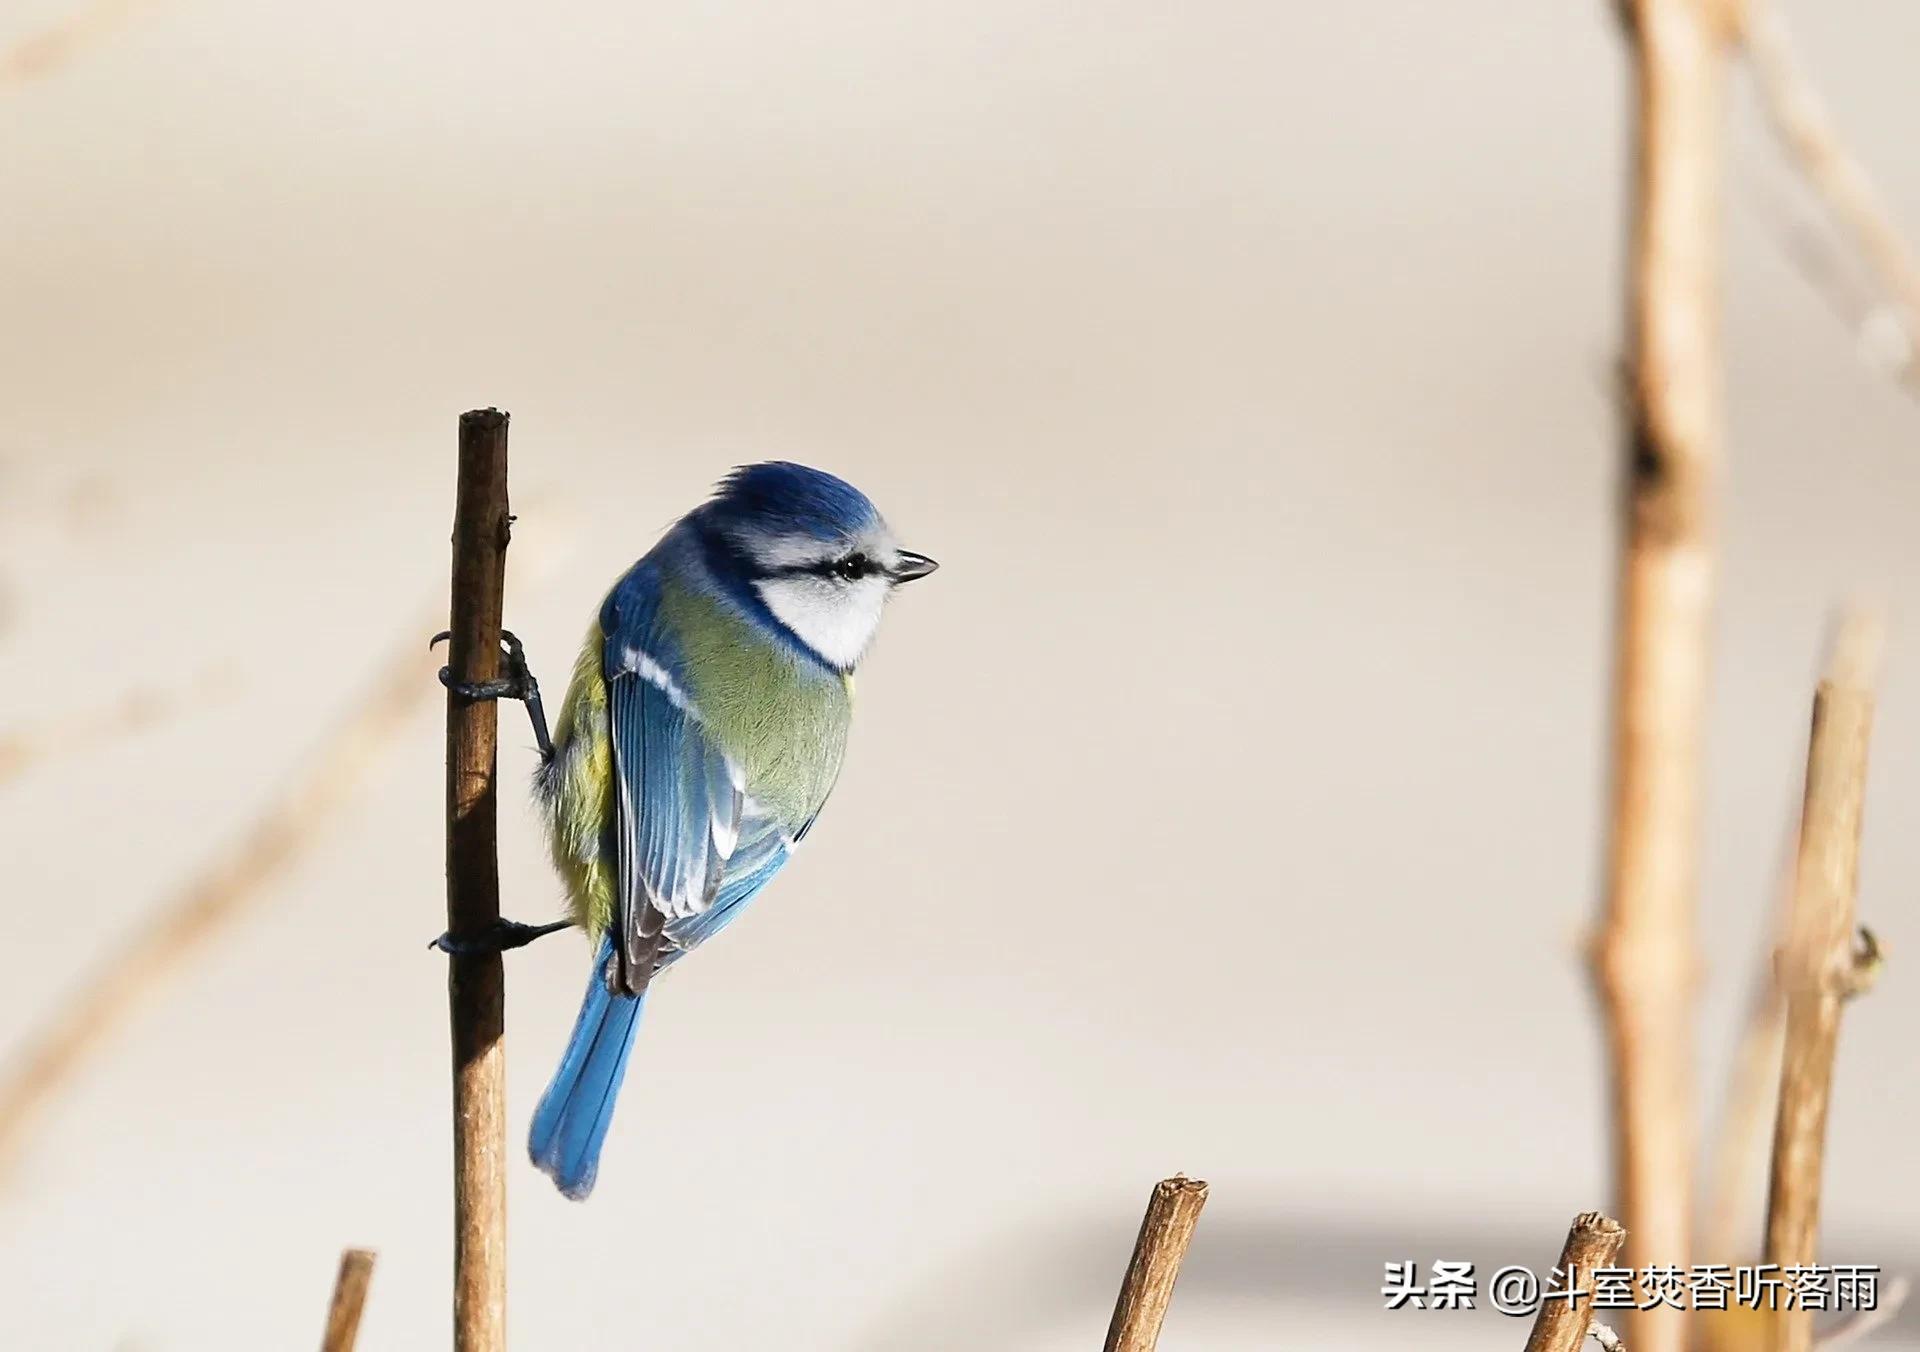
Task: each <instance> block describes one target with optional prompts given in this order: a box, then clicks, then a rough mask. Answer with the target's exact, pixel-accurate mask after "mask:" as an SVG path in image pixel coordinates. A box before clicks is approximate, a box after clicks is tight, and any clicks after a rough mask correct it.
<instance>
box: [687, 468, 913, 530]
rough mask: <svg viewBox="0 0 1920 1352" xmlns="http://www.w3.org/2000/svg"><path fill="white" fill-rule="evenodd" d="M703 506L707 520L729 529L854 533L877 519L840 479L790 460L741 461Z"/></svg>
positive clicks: (863, 497) (861, 495) (862, 497)
mask: <svg viewBox="0 0 1920 1352" xmlns="http://www.w3.org/2000/svg"><path fill="white" fill-rule="evenodd" d="M705 510H706V513H707V517H708V520H709V521H711V522H712V523H713V524H714V525H717V526H720V527H722V528H725V529H727V530H729V531H743V530H744V531H748V532H752V533H754V534H764V535H768V536H780V535H810V536H813V537H815V538H816V539H820V540H833V539H840V538H844V537H848V536H852V535H857V534H859V533H860V532H862V531H865V530H868V529H871V528H872V527H873V526H874V525H875V524H876V523H877V522H878V521H879V519H880V514H879V512H878V511H876V510H875V509H874V505H873V503H872V502H870V501H868V499H867V495H866V494H865V493H862V492H861V491H860V490H859V489H857V488H855V487H854V486H853V485H852V484H850V483H848V482H847V481H846V480H845V479H840V478H836V477H834V476H833V475H831V474H828V473H827V472H826V471H825V470H818V469H810V468H808V467H807V466H806V465H796V464H794V463H793V462H792V461H789V460H768V461H764V462H762V463H760V464H757V465H742V466H740V467H739V468H738V469H736V470H734V471H733V473H731V474H729V475H728V476H727V477H726V478H724V479H722V480H721V481H720V485H719V487H718V488H717V489H715V490H714V495H713V499H712V500H711V501H710V502H708V503H707V506H706V509H705Z"/></svg>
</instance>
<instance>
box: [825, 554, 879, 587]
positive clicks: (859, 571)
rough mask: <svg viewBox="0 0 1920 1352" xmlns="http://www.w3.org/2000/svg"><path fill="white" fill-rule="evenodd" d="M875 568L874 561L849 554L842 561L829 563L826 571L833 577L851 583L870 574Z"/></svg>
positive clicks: (864, 556)
mask: <svg viewBox="0 0 1920 1352" xmlns="http://www.w3.org/2000/svg"><path fill="white" fill-rule="evenodd" d="M875 567H876V565H875V563H874V561H873V560H872V559H870V558H868V557H867V556H866V555H865V554H849V555H847V556H846V557H845V558H844V559H835V560H834V561H833V562H832V563H829V564H828V565H827V571H828V572H829V573H831V574H832V575H833V576H835V577H843V578H845V579H846V580H847V581H849V582H853V581H856V580H858V579H860V578H863V577H865V576H866V575H867V574H868V573H871V572H872V571H873V570H874V568H875Z"/></svg>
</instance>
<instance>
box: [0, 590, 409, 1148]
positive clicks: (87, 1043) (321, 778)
mask: <svg viewBox="0 0 1920 1352" xmlns="http://www.w3.org/2000/svg"><path fill="white" fill-rule="evenodd" d="M432 627H433V625H432V620H431V619H430V618H427V617H425V616H423V617H422V618H421V619H420V620H417V621H415V622H414V623H413V624H412V625H411V626H410V631H409V634H408V637H407V638H406V639H405V640H404V641H403V642H402V643H401V645H400V646H399V648H397V649H396V650H395V652H394V653H393V654H392V656H390V657H389V658H388V659H387V660H386V661H385V662H384V663H383V664H382V665H381V667H380V670H379V674H378V675H377V676H376V677H375V678H374V680H373V682H372V684H371V686H370V688H369V689H368V690H367V692H366V693H365V694H364V695H362V696H361V697H360V699H358V700H357V701H356V702H355V705H354V710H353V712H352V713H351V714H350V715H349V716H348V718H347V719H346V722H345V723H344V725H343V726H341V727H340V728H338V729H336V730H335V731H334V732H333V734H332V735H331V736H329V737H328V738H327V739H326V741H325V742H324V744H323V745H324V746H325V751H324V752H323V753H322V755H321V757H320V760H319V761H318V763H317V764H315V765H314V767H313V768H312V769H311V770H309V771H308V772H307V773H306V774H305V775H303V776H301V777H300V778H299V779H298V780H296V781H295V782H294V784H293V786H292V788H291V789H289V790H288V791H287V793H286V794H285V795H284V796H283V797H281V798H280V800H279V801H278V802H276V803H274V804H273V805H272V806H270V807H269V808H268V809H267V810H266V812H265V813H263V814H262V815H261V816H260V817H259V818H258V819H256V820H255V821H254V823H253V825H252V826H251V827H250V828H249V829H248V830H247V832H246V834H245V835H244V836H242V837H241V839H240V840H239V842H238V843H237V844H236V845H234V846H233V847H232V848H231V849H229V850H228V851H227V852H226V853H224V854H222V855H220V856H218V857H216V858H215V859H214V861H213V862H212V863H211V864H210V865H208V867H207V868H206V869H205V871H203V872H202V873H201V874H200V875H199V876H198V877H196V878H193V879H192V880H190V881H189V882H188V883H187V885H186V886H185V887H184V888H183V889H181V891H179V892H178V893H177V894H175V896H174V897H173V899H172V900H171V901H169V902H167V903H166V904H165V905H163V906H162V907H161V908H160V909H159V910H158V911H157V912H156V913H155V914H153V915H152V916H150V917H149V918H148V919H146V920H145V921H144V922H142V923H141V924H139V925H137V926H136V927H135V928H134V930H133V932H132V933H130V934H127V935H125V936H123V937H121V938H119V939H117V940H115V941H114V942H113V944H112V946H111V949H110V951H109V955H108V957H107V959H106V961H105V963H104V964H103V965H102V967H101V969H100V970H99V971H97V972H96V973H95V974H94V975H93V976H92V977H91V978H90V979H88V980H87V981H86V982H85V983H84V984H83V985H82V986H81V988H80V989H79V990H78V991H77V992H75V993H74V994H73V995H71V996H70V997H68V998H67V999H66V1000H64V1001H62V1002H61V1004H60V1006H59V1013H58V1014H57V1015H56V1016H55V1018H54V1019H53V1020H52V1022H50V1023H49V1024H47V1025H46V1026H45V1027H44V1028H42V1029H41V1030H40V1032H39V1034H38V1035H37V1036H36V1037H33V1038H31V1039H30V1040H29V1041H28V1043H27V1047H26V1050H25V1051H24V1052H23V1053H21V1054H20V1055H19V1056H18V1057H17V1058H16V1060H15V1062H14V1065H13V1066H12V1068H11V1069H10V1070H9V1072H8V1074H7V1076H6V1077H5V1079H4V1080H0V1171H4V1170H5V1169H7V1168H8V1167H10V1166H11V1165H12V1164H13V1162H14V1161H15V1159H16V1157H17V1155H18V1152H19V1150H20V1147H21V1145H22V1144H23V1142H24V1140H25V1138H26V1135H27V1133H28V1132H29V1131H30V1130H31V1129H32V1128H33V1125H34V1123H35V1122H36V1121H37V1120H38V1118H39V1115H40V1113H41V1112H42V1111H43V1110H44V1109H45V1108H46V1106H47V1105H48V1103H49V1102H51V1100H52V1099H53V1097H54V1095H55V1094H56V1093H58V1092H59V1090H60V1089H61V1088H63V1087H64V1086H65V1085H66V1084H67V1082H68V1081H69V1080H71V1079H72V1078H73V1076H74V1075H75V1074H76V1073H77V1072H78V1071H79V1070H80V1068H81V1067H82V1066H83V1065H84V1064H85V1063H86V1061H87V1059H88V1057H89V1056H91V1055H92V1054H93V1053H94V1052H96V1051H97V1050H98V1049H99V1048H100V1046H101V1045H102V1044H103V1043H104V1042H105V1041H106V1039H107V1036H108V1035H109V1034H110V1033H111V1032H112V1031H113V1030H114V1029H115V1028H117V1027H118V1026H119V1025H120V1024H121V1023H123V1022H125V1021H126V1020H127V1018H128V1017H129V1016H130V1015H131V1014H132V1013H133V1012H134V1011H135V1010H136V1009H138V1008H139V1007H140V1006H141V1004H142V1003H143V1002H144V1001H145V1000H146V999H147V998H149V997H150V996H151V995H152V994H153V993H154V992H155V991H156V990H157V989H159V988H160V986H161V985H163V984H164V983H165V982H166V981H167V980H168V979H170V978H171V977H172V976H173V975H174V974H175V973H176V972H178V971H179V969H180V968H181V967H182V966H183V965H184V964H185V963H186V961H187V960H188V959H189V958H190V957H192V956H193V955H194V954H196V953H197V952H199V951H200V949H201V948H202V947H204V946H205V944H206V943H207V941H208V940H209V939H211V938H212V937H213V936H214V935H215V934H217V933H218V932H219V931H220V930H221V929H223V928H225V927H226V926H227V925H228V924H230V923H231V922H232V921H233V919H234V918H235V917H236V916H238V915H239V914H241V913H242V912H243V911H244V910H245V909H246V908H247V907H248V906H249V905H251V904H252V903H254V902H257V901H258V900H260V898H261V897H262V896H264V895H265V894H266V892H267V888H268V885H269V884H270V883H272V882H273V881H274V880H275V879H276V878H278V877H279V876H280V875H281V874H282V873H284V872H285V871H286V869H287V867H288V866H289V865H290V864H292V863H293V861H294V860H295V859H297V858H298V857H299V856H300V854H301V852H302V851H304V850H305V849H307V848H308V847H310V846H311V845H312V844H313V842H314V841H315V840H316V839H318V837H319V836H320V834H321V831H322V829H323V828H324V827H325V825H326V824H327V822H328V820H329V819H330V818H331V817H332V816H333V814H335V813H336V812H338V811H339V810H340V808H342V807H343V806H345V805H346V804H347V803H348V802H349V801H351V799H352V797H353V793H354V790H355V789H356V788H357V787H358V786H359V784H360V782H361V781H362V780H363V779H364V778H365V776H366V773H367V770H368V769H369V767H370V766H371V765H372V764H373V762H374V760H375V758H376V757H378V755H379V754H380V753H381V751H382V750H383V749H385V748H386V747H388V746H389V745H391V744H392V743H393V741H394V740H395V739H396V738H397V737H398V736H399V734H400V733H401V731H402V730H403V729H404V727H405V725H406V722H407V720H408V719H409V718H410V717H411V716H412V715H413V714H414V713H416V712H417V711H418V710H419V709H420V708H421V706H422V705H424V704H425V702H426V699H427V696H428V694H429V693H430V692H431V691H432V690H433V689H434V688H435V687H434V683H433V680H432V675H431V666H430V665H429V659H428V654H427V650H426V644H425V643H424V642H422V641H421V637H420V636H421V635H423V634H425V633H428V632H431V630H432ZM129 953H135V954H138V955H139V957H140V960H139V961H138V962H128V961H127V960H126V955H127V954H129Z"/></svg>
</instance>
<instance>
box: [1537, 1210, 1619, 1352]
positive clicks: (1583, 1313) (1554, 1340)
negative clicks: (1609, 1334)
mask: <svg viewBox="0 0 1920 1352" xmlns="http://www.w3.org/2000/svg"><path fill="white" fill-rule="evenodd" d="M1626 1238H1627V1232H1626V1231H1625V1230H1624V1229H1622V1228H1621V1226H1620V1222H1619V1221H1616V1220H1613V1219H1610V1218H1609V1217H1606V1216H1603V1215H1601V1214H1600V1213H1599V1212H1598V1211H1583V1212H1581V1213H1580V1214H1579V1215H1578V1216H1575V1217H1574V1218H1573V1224H1572V1226H1570V1227H1569V1228H1568V1230H1567V1242H1566V1243H1565V1244H1563V1245H1562V1246H1561V1247H1560V1261H1559V1262H1558V1263H1557V1264H1556V1265H1555V1267H1556V1268H1557V1270H1558V1271H1559V1272H1560V1273H1562V1274H1563V1276H1562V1277H1561V1278H1560V1280H1562V1281H1564V1282H1565V1283H1566V1288H1567V1290H1568V1291H1570V1292H1577V1293H1578V1294H1577V1295H1573V1296H1570V1297H1568V1298H1567V1299H1564V1300H1562V1299H1559V1298H1557V1297H1556V1298H1554V1299H1547V1300H1542V1301H1541V1302H1540V1313H1539V1314H1537V1315H1535V1316H1534V1319H1533V1332H1532V1333H1530V1334H1528V1335H1527V1352H1575V1349H1577V1348H1578V1347H1579V1346H1580V1343H1581V1341H1582V1340H1583V1339H1585V1338H1586V1336H1587V1326H1588V1325H1589V1324H1591V1323H1592V1322H1593V1270H1594V1269H1595V1268H1603V1267H1606V1266H1607V1265H1608V1264H1609V1263H1611V1262H1612V1261H1613V1257H1614V1255H1615V1254H1617V1253H1619V1252H1620V1246H1621V1244H1622V1243H1624V1242H1625V1241H1626ZM1582 1277H1584V1278H1585V1279H1586V1282H1587V1284H1586V1286H1584V1287H1582V1286H1580V1285H1579V1282H1580V1279H1581V1278H1582Z"/></svg>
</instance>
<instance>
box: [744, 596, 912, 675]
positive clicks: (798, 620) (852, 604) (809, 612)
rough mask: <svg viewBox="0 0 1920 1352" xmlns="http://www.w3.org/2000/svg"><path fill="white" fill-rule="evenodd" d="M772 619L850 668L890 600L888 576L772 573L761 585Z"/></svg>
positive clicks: (827, 655) (869, 638) (827, 657)
mask: <svg viewBox="0 0 1920 1352" xmlns="http://www.w3.org/2000/svg"><path fill="white" fill-rule="evenodd" d="M758 587H759V591H760V599H761V600H763V601H765V602H766V603H767V609H768V610H771V611H772V612H773V615H774V618H775V619H777V620H779V621H780V623H782V624H784V625H786V626H787V628H789V629H791V630H793V632H794V633H795V634H798V635H799V636H800V639H801V641H802V642H804V643H805V644H806V645H807V646H808V647H809V648H812V649H813V650H814V651H815V652H817V653H819V654H820V655H821V656H822V657H824V658H826V659H827V660H828V661H829V662H831V663H833V664H834V665H835V666H839V667H851V666H853V665H854V664H855V663H856V662H858V661H859V660H860V655H861V654H862V653H864V652H866V650H867V645H868V644H869V643H871V642H873V633H874V630H876V629H878V628H879V627H880V612H881V611H882V610H884V609H885V608H886V604H887V583H886V579H885V578H878V577H874V578H866V579H863V580H862V581H859V582H856V583H852V584H850V585H849V584H845V583H836V582H827V581H824V580H821V579H817V578H788V577H782V578H773V579H771V580H769V581H765V582H761V583H759V584H758Z"/></svg>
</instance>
